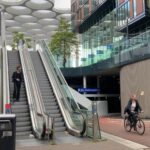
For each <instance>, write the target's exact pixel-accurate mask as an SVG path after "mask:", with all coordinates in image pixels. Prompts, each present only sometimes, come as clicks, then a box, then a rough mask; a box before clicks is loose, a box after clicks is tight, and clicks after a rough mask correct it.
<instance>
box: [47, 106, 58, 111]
mask: <svg viewBox="0 0 150 150" xmlns="http://www.w3.org/2000/svg"><path fill="white" fill-rule="evenodd" d="M45 108H46V109H50V110H55V109H59V107H58V105H56V106H51V105H45Z"/></svg>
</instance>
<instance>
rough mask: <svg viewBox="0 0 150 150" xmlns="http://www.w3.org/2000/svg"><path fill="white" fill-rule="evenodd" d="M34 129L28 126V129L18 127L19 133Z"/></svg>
mask: <svg viewBox="0 0 150 150" xmlns="http://www.w3.org/2000/svg"><path fill="white" fill-rule="evenodd" d="M31 130H32V127H31V126H26V127H16V131H17V132H23V131H31Z"/></svg>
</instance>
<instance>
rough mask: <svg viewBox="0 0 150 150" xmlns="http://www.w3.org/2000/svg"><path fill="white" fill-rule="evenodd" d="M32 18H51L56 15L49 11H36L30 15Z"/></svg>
mask: <svg viewBox="0 0 150 150" xmlns="http://www.w3.org/2000/svg"><path fill="white" fill-rule="evenodd" d="M32 14H33V16H35V17H38V18H53V17H55V16H56V13H55V12H53V11H50V10H38V11H35V12H33V13H32Z"/></svg>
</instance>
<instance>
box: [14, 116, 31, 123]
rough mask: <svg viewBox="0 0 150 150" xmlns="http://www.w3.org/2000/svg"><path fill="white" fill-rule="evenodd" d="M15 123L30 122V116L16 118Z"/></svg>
mask: <svg viewBox="0 0 150 150" xmlns="http://www.w3.org/2000/svg"><path fill="white" fill-rule="evenodd" d="M16 120H17V122H25V121H30V116H29V117H22V118H20V117H17V118H16Z"/></svg>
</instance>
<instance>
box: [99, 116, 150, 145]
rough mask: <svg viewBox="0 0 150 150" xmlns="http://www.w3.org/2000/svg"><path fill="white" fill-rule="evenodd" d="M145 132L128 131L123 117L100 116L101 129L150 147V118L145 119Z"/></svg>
mask: <svg viewBox="0 0 150 150" xmlns="http://www.w3.org/2000/svg"><path fill="white" fill-rule="evenodd" d="M144 122H145V127H146V128H145V129H146V130H145V134H144V135H138V134H137V133H136V132H134V131H131V132H126V131H125V130H124V124H123V119H122V118H113V117H102V118H100V126H101V130H102V131H104V132H106V133H110V134H113V135H116V136H119V137H121V138H124V139H127V140H130V141H133V142H136V143H139V144H142V145H145V146H147V147H150V120H144Z"/></svg>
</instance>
